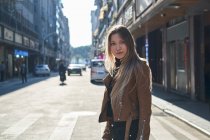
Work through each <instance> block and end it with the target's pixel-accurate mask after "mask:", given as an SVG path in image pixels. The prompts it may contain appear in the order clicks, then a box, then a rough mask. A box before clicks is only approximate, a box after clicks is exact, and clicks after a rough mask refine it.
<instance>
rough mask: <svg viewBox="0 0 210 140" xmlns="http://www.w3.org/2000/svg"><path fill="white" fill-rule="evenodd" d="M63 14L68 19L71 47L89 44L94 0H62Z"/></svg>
mask: <svg viewBox="0 0 210 140" xmlns="http://www.w3.org/2000/svg"><path fill="white" fill-rule="evenodd" d="M62 3H63V6H64V8H63V12H64V15H65V16H66V17H67V18H68V20H69V28H70V43H71V45H72V46H73V47H79V46H85V45H90V44H91V42H92V41H91V40H92V37H91V35H92V33H91V10H93V9H94V0H62Z"/></svg>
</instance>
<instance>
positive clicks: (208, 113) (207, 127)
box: [0, 75, 210, 137]
mask: <svg viewBox="0 0 210 140" xmlns="http://www.w3.org/2000/svg"><path fill="white" fill-rule="evenodd" d="M28 78H29V79H31V78H32V79H33V76H32V75H31V76H29V77H28ZM20 81H21V80H20V79H17V78H16V79H11V80H8V81H4V82H0V87H4V86H7V85H8V84H10V85H11V84H15V83H18V82H20ZM152 94H153V95H152V103H153V105H154V106H156V107H158V108H160V109H161V110H163V111H164V112H166V113H167V114H169V115H172V116H174V117H176V118H178V119H180V120H181V121H183V122H185V123H187V124H189V125H191V126H192V127H194V128H196V129H197V130H199V131H200V132H202V133H204V134H205V135H207V136H209V137H210V105H209V104H208V103H204V102H200V101H192V100H190V99H189V98H187V97H185V96H181V95H178V94H175V93H170V92H165V91H164V90H163V89H162V88H160V87H158V86H154V87H153V93H152Z"/></svg>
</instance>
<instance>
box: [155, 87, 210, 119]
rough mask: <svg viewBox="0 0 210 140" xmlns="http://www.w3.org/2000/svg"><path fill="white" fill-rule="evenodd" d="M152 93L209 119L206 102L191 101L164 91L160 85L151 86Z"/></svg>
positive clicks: (208, 109)
mask: <svg viewBox="0 0 210 140" xmlns="http://www.w3.org/2000/svg"><path fill="white" fill-rule="evenodd" d="M152 94H153V95H154V96H156V97H158V98H160V99H162V100H165V101H167V102H169V103H171V104H173V105H175V106H177V107H180V108H182V109H184V110H186V111H188V112H191V113H193V114H196V115H197V116H200V117H202V118H204V119H206V120H209V121H210V108H209V104H208V103H205V102H201V101H193V100H191V99H190V97H186V96H184V95H179V94H177V93H174V92H166V91H165V90H164V89H163V88H162V87H158V86H153V91H152Z"/></svg>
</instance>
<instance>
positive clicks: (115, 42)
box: [110, 33, 128, 59]
mask: <svg viewBox="0 0 210 140" xmlns="http://www.w3.org/2000/svg"><path fill="white" fill-rule="evenodd" d="M110 50H111V53H112V54H113V55H114V56H115V57H116V58H118V59H122V58H123V57H124V56H125V55H126V53H127V51H128V47H127V45H126V44H125V41H124V40H123V39H122V38H121V37H120V35H119V34H118V33H116V34H113V35H112V36H111V40H110Z"/></svg>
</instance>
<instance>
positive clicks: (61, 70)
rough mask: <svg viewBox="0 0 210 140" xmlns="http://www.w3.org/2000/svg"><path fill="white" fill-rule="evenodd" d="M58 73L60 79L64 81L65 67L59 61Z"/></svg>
mask: <svg viewBox="0 0 210 140" xmlns="http://www.w3.org/2000/svg"><path fill="white" fill-rule="evenodd" d="M59 75H60V81H65V80H66V67H65V66H64V64H63V63H62V62H61V64H60V65H59ZM62 78H64V79H62Z"/></svg>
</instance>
